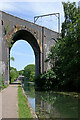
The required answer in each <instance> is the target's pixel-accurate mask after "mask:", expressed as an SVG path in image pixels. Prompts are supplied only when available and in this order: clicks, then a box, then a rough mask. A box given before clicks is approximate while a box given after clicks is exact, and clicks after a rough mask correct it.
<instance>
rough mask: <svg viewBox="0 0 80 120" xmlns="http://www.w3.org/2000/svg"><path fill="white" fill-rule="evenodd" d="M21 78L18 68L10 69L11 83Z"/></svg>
mask: <svg viewBox="0 0 80 120" xmlns="http://www.w3.org/2000/svg"><path fill="white" fill-rule="evenodd" d="M18 76H19V73H18V71H17V70H16V68H13V67H10V78H11V83H12V82H14V80H16V78H17V77H18Z"/></svg>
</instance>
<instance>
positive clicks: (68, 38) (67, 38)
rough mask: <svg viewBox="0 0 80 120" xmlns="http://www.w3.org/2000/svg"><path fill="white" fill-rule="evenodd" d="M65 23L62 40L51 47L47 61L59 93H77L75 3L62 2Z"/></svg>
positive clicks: (79, 19)
mask: <svg viewBox="0 0 80 120" xmlns="http://www.w3.org/2000/svg"><path fill="white" fill-rule="evenodd" d="M63 8H64V15H65V21H64V22H63V24H62V32H61V36H62V38H59V39H58V40H57V42H56V45H55V46H53V47H51V49H50V53H49V55H48V59H47V60H46V62H47V61H49V62H50V64H51V68H52V67H53V71H54V73H55V74H56V83H57V86H56V88H57V89H58V90H59V91H64V90H65V91H79V88H80V15H79V11H78V8H77V7H76V4H75V2H73V3H70V2H68V3H65V2H63Z"/></svg>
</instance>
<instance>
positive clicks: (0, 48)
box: [0, 11, 59, 84]
mask: <svg viewBox="0 0 80 120" xmlns="http://www.w3.org/2000/svg"><path fill="white" fill-rule="evenodd" d="M58 37H59V33H57V32H55V31H52V30H50V29H47V28H45V27H42V26H39V25H37V24H34V23H31V22H29V21H26V20H23V19H21V18H18V17H15V16H12V15H10V14H7V13H5V12H3V11H0V74H1V75H2V77H3V80H4V84H8V83H9V64H10V60H9V58H10V48H11V42H12V45H13V44H14V43H15V42H16V41H17V40H20V39H23V40H26V41H27V42H28V43H29V44H30V45H31V46H32V48H33V50H34V53H35V66H36V68H35V72H36V76H37V75H39V73H43V72H44V71H47V70H48V69H50V65H49V63H45V59H46V58H47V55H48V53H49V49H50V47H51V46H53V45H55V43H56V41H55V40H56V39H57V38H58Z"/></svg>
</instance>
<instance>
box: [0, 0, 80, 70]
mask: <svg viewBox="0 0 80 120" xmlns="http://www.w3.org/2000/svg"><path fill="white" fill-rule="evenodd" d="M64 1H65V0H64ZM66 1H67V0H66ZM70 1H71V2H73V1H75V0H70ZM78 1H79V0H76V2H78ZM0 10H2V11H4V12H7V13H9V14H12V15H14V16H17V17H20V18H22V19H25V20H28V21H31V22H33V20H34V16H37V15H42V14H49V13H55V12H59V13H60V16H61V21H60V23H62V22H63V21H64V12H63V6H62V0H58V1H57V2H56V1H54V0H0ZM37 24H39V25H44V26H46V27H48V28H50V29H53V30H55V31H57V18H56V17H55V16H53V17H51V16H50V17H45V18H40V19H39V20H38V21H37ZM10 53H11V54H10V55H11V56H13V57H14V58H15V61H14V62H12V61H11V62H10V65H11V66H13V67H15V68H16V69H17V70H22V69H24V67H25V66H26V65H28V64H35V56H34V51H33V49H32V47H31V46H30V45H29V44H28V43H27V42H26V41H23V40H20V41H17V42H16V43H15V44H14V45H13V47H12V48H11V52H10Z"/></svg>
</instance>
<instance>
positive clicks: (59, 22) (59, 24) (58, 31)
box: [58, 13, 60, 33]
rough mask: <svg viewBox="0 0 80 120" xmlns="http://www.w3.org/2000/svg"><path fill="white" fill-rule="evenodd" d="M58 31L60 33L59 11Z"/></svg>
mask: <svg viewBox="0 0 80 120" xmlns="http://www.w3.org/2000/svg"><path fill="white" fill-rule="evenodd" d="M58 32H59V33H60V13H59V14H58Z"/></svg>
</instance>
